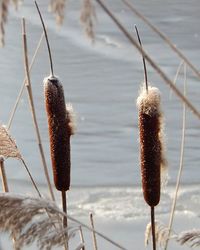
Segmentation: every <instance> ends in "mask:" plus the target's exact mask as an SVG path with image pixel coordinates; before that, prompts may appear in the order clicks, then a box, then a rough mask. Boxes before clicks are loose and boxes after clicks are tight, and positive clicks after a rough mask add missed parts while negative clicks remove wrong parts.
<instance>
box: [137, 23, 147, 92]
mask: <svg viewBox="0 0 200 250" xmlns="http://www.w3.org/2000/svg"><path fill="white" fill-rule="evenodd" d="M135 30H136V34H137V37H138V42H139V44H140V47H141V49H142V50H143V46H142V42H141V39H140V35H139V31H138V28H137V26H136V25H135ZM142 61H143V66H144V80H145V85H146V91H147V94H148V79H147V67H146V62H145V57H144V56H143V54H142Z"/></svg>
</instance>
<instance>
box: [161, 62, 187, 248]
mask: <svg viewBox="0 0 200 250" xmlns="http://www.w3.org/2000/svg"><path fill="white" fill-rule="evenodd" d="M184 94H185V95H186V66H185V65H184ZM185 127H186V107H185V104H183V119H182V139H181V151H180V163H179V171H178V175H177V180H176V189H175V193H174V199H173V203H172V208H171V213H170V219H169V225H168V228H169V232H168V238H167V241H166V245H165V248H164V249H165V250H167V247H168V243H169V238H170V234H171V231H172V224H173V220H174V214H175V210H176V202H177V197H178V191H179V187H180V182H181V176H182V172H183V158H184V149H185V130H186V129H185Z"/></svg>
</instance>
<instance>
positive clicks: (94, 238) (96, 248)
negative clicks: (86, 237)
mask: <svg viewBox="0 0 200 250" xmlns="http://www.w3.org/2000/svg"><path fill="white" fill-rule="evenodd" d="M90 224H91V227H92V229H93V230H95V227H94V218H93V214H92V213H90ZM92 238H93V247H94V250H98V247H97V237H96V234H95V232H94V231H92Z"/></svg>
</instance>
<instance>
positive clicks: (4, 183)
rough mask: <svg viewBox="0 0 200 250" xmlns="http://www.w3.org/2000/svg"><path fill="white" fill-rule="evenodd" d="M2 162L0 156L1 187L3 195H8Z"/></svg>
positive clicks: (2, 158) (2, 159)
mask: <svg viewBox="0 0 200 250" xmlns="http://www.w3.org/2000/svg"><path fill="white" fill-rule="evenodd" d="M4 161H5V159H4V157H3V156H0V174H1V179H2V187H3V191H4V192H5V193H8V192H9V189H8V181H7V177H6V171H5V166H4Z"/></svg>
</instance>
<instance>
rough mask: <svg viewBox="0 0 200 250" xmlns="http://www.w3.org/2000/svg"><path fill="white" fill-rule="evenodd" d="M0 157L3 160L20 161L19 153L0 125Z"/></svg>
mask: <svg viewBox="0 0 200 250" xmlns="http://www.w3.org/2000/svg"><path fill="white" fill-rule="evenodd" d="M0 155H1V156H3V157H4V158H17V159H20V160H21V159H22V156H21V153H20V151H19V149H18V147H17V145H16V143H15V141H14V140H13V139H12V137H11V136H10V134H9V133H8V131H7V129H6V127H5V126H2V125H0Z"/></svg>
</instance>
